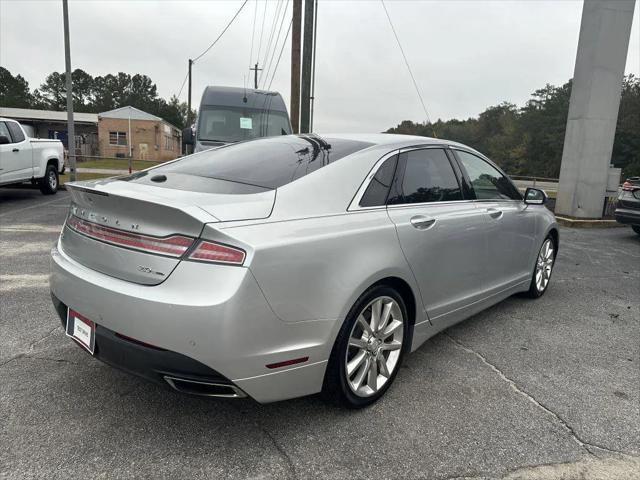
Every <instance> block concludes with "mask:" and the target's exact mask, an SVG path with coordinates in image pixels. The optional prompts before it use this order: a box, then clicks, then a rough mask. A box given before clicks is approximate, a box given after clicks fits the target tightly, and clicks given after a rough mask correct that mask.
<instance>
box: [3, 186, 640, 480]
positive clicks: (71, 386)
mask: <svg viewBox="0 0 640 480" xmlns="http://www.w3.org/2000/svg"><path fill="white" fill-rule="evenodd" d="M67 205H68V195H67V194H66V192H59V193H58V195H56V196H54V197H45V196H42V195H40V193H39V192H38V191H34V190H27V189H0V309H1V310H0V385H1V387H0V478H10V479H14V478H15V479H18V478H20V479H23V478H64V479H67V478H103V477H107V476H108V477H117V478H131V477H148V478H257V479H258V478H259V479H271V478H292V479H293V478H300V479H303V478H323V479H324V478H331V479H358V478H409V479H413V478H434V479H463V478H464V479H485V478H486V479H489V478H491V479H494V478H509V479H538V478H550V479H560V478H563V479H583V478H584V479H591V478H610V479H621V480H624V479H634V478H635V479H637V478H640V236H638V235H636V234H634V233H633V232H632V231H631V229H629V228H611V229H592V230H579V229H562V231H561V245H560V252H559V258H558V261H557V263H556V269H555V272H554V276H553V278H552V281H551V285H550V287H549V290H548V291H547V293H546V295H545V296H544V297H542V298H541V299H540V300H537V301H531V300H528V299H524V298H520V297H513V298H510V299H508V300H507V301H505V302H503V303H502V304H500V305H497V306H495V307H493V308H491V309H490V310H488V311H486V312H483V313H482V314H479V315H477V316H475V317H473V318H472V319H469V320H467V321H466V322H464V323H462V324H460V325H458V326H456V327H454V328H451V329H449V330H447V331H446V332H444V333H442V334H440V335H438V336H437V337H435V338H433V339H432V340H430V341H429V342H427V343H426V344H425V345H423V346H422V347H421V348H420V349H419V350H418V351H416V352H415V353H413V354H412V355H411V356H409V358H408V359H407V361H406V362H405V365H404V366H403V368H402V369H401V371H400V374H399V375H398V378H397V380H396V382H395V385H394V386H393V388H392V389H391V390H390V391H389V392H388V393H387V395H386V396H385V397H384V398H383V399H382V400H381V401H380V402H378V403H377V404H375V405H374V406H372V407H370V408H368V409H365V410H362V411H346V410H340V409H337V408H335V407H331V406H327V405H325V404H324V403H323V402H322V401H321V400H320V399H319V398H316V397H309V398H302V399H297V400H293V401H287V402H281V403H276V404H270V405H258V404H256V403H255V402H253V401H251V400H235V401H226V400H211V399H203V398H194V397H186V396H183V395H180V394H178V393H174V392H171V391H168V390H163V389H160V388H158V387H156V386H155V385H153V384H150V383H147V382H145V381H143V380H140V379H138V378H134V377H131V376H129V375H127V374H124V373H121V372H119V371H117V370H114V369H113V368H110V367H108V366H106V365H103V364H101V363H99V362H98V361H96V360H94V359H92V358H90V357H89V356H88V355H87V354H85V353H84V351H82V350H81V349H80V348H78V347H76V346H75V345H74V344H72V342H71V341H70V340H69V339H67V338H66V337H65V336H64V333H63V331H62V328H61V327H60V322H59V320H58V318H57V315H56V314H55V312H54V310H53V308H52V306H51V300H50V297H49V290H48V280H47V273H48V256H49V250H50V248H51V245H52V244H53V242H54V241H55V239H56V237H57V234H58V232H59V230H60V228H61V224H62V222H63V221H64V217H65V214H66V211H67Z"/></svg>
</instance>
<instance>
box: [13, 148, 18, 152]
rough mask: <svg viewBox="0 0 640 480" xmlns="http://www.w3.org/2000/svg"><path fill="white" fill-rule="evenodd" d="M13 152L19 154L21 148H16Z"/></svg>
mask: <svg viewBox="0 0 640 480" xmlns="http://www.w3.org/2000/svg"><path fill="white" fill-rule="evenodd" d="M11 151H12V152H19V151H20V149H19V148H14V149H13V150H11Z"/></svg>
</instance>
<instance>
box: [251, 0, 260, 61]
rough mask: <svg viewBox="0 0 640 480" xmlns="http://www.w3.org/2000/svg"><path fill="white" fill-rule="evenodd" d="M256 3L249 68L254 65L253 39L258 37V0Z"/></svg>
mask: <svg viewBox="0 0 640 480" xmlns="http://www.w3.org/2000/svg"><path fill="white" fill-rule="evenodd" d="M254 2H255V3H256V6H255V8H254V9H253V30H251V51H250V52H249V66H251V64H252V63H253V39H254V37H255V36H256V17H257V15H258V0H254Z"/></svg>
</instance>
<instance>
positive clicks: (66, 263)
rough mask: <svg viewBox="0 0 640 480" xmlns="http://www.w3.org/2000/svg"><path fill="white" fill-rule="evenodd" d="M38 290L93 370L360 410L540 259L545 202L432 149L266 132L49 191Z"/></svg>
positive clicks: (548, 218) (543, 281) (536, 287)
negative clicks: (67, 195)
mask: <svg viewBox="0 0 640 480" xmlns="http://www.w3.org/2000/svg"><path fill="white" fill-rule="evenodd" d="M69 190H70V191H71V197H72V204H71V207H70V211H69V215H68V217H67V220H66V223H65V227H64V229H63V231H62V233H61V235H60V239H59V241H58V243H57V245H56V246H55V247H54V249H53V250H52V259H51V293H52V298H53V302H54V305H55V307H56V309H57V311H58V313H59V315H60V317H61V320H62V323H63V325H64V327H65V329H66V332H67V335H68V336H69V337H70V338H72V339H73V341H74V342H76V343H77V344H78V345H80V346H81V347H82V348H84V349H85V350H87V352H89V353H90V354H91V355H93V356H95V357H96V358H97V359H99V360H102V361H103V362H105V363H107V364H110V365H113V366H115V367H118V368H121V369H124V370H125V371H128V372H130V373H133V374H136V375H139V376H142V377H145V378H147V379H149V380H152V381H154V382H156V383H159V384H162V385H165V386H168V387H171V388H174V389H176V390H178V391H181V392H184V393H190V394H198V395H207V396H217V397H245V396H249V397H252V398H254V399H255V400H257V401H259V402H272V401H276V400H283V399H287V398H293V397H299V396H303V395H309V394H314V393H318V392H323V394H324V395H325V396H326V397H327V398H329V399H331V400H334V401H337V402H340V403H342V404H345V405H347V406H352V407H362V406H365V405H368V404H371V403H373V402H374V401H376V400H377V399H379V398H380V397H381V396H382V395H383V394H384V393H385V391H386V390H387V389H388V388H389V387H390V386H391V384H392V383H393V380H394V378H395V376H396V374H397V373H398V369H399V366H400V364H401V362H402V359H403V357H404V356H405V355H407V354H408V353H409V352H411V351H412V350H415V349H416V348H418V347H419V346H420V345H421V344H422V343H423V342H425V340H427V339H428V338H429V337H431V336H433V335H435V334H436V333H437V332H439V331H441V330H443V329H445V328H447V327H449V326H450V325H453V324H454V323H456V322H459V321H461V320H463V319H465V318H468V317H470V316H471V315H474V314H475V313H477V312H479V311H481V310H483V309H485V308H487V307H489V306H491V305H493V304H495V303H497V302H499V301H501V300H503V299H505V298H507V297H509V296H511V295H513V294H515V293H519V292H523V293H525V294H527V295H529V296H530V297H539V296H541V295H542V294H543V293H544V292H545V291H546V289H547V288H548V285H549V279H550V278H551V272H552V269H553V265H554V260H555V258H556V252H557V250H558V227H557V225H556V222H555V218H554V216H553V214H552V213H551V212H550V211H549V210H548V209H547V208H546V207H545V206H544V203H545V201H546V195H545V194H544V192H543V191H541V190H536V189H528V190H527V192H526V193H525V195H524V197H523V196H522V195H521V194H520V192H519V191H518V190H517V189H516V187H514V185H513V183H512V182H511V180H510V179H509V178H508V177H507V176H506V175H505V174H504V172H502V171H501V170H500V168H498V167H497V166H496V165H495V164H494V163H492V162H491V161H490V160H489V159H487V158H486V157H485V156H483V155H482V154H480V153H478V152H477V151H475V150H473V149H471V148H469V147H466V146H464V145H461V144H458V143H454V142H449V141H445V140H435V139H430V138H424V137H410V136H401V135H385V134H376V135H328V136H325V137H320V136H317V135H299V136H293V135H292V136H282V137H274V138H268V139H260V140H255V141H250V142H243V143H238V144H233V145H229V146H225V147H221V148H218V149H216V150H210V151H206V152H202V153H197V154H194V155H190V156H188V157H185V158H182V159H179V160H176V161H174V162H170V163H167V164H164V165H161V166H159V167H156V168H152V169H149V170H145V171H143V172H139V173H135V174H133V175H130V176H126V177H117V178H113V179H107V180H98V181H91V182H80V183H76V184H73V185H71V186H69Z"/></svg>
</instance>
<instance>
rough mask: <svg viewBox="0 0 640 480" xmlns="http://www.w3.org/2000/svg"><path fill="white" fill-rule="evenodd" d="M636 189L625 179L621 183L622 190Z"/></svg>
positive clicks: (631, 190) (630, 190)
mask: <svg viewBox="0 0 640 480" xmlns="http://www.w3.org/2000/svg"><path fill="white" fill-rule="evenodd" d="M635 189H636V187H635V186H634V185H633V183H631V182H629V181H627V182H624V183H623V184H622V190H624V191H625V192H633V191H634V190H635Z"/></svg>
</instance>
